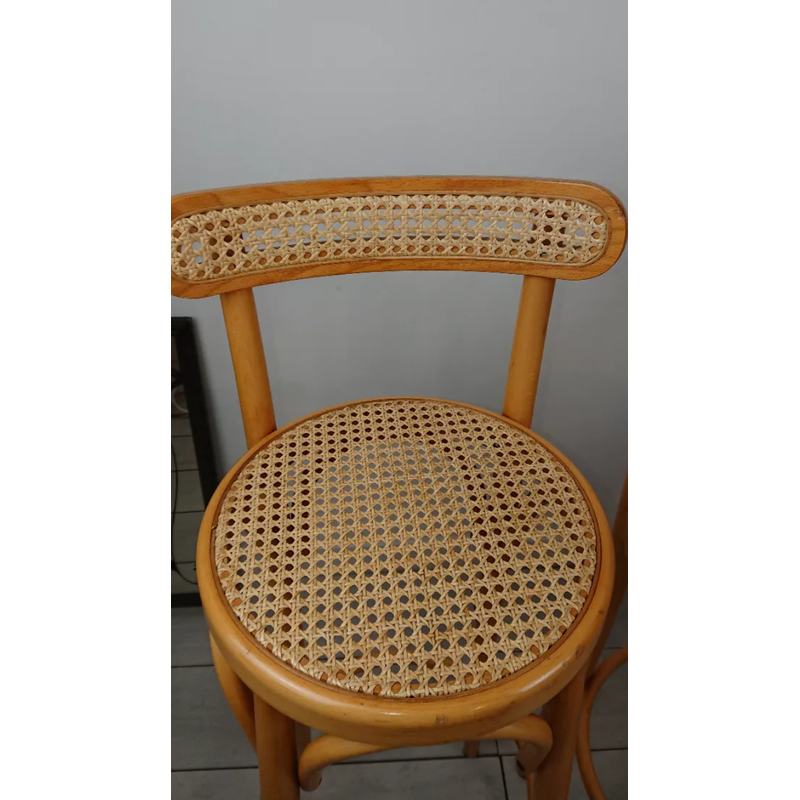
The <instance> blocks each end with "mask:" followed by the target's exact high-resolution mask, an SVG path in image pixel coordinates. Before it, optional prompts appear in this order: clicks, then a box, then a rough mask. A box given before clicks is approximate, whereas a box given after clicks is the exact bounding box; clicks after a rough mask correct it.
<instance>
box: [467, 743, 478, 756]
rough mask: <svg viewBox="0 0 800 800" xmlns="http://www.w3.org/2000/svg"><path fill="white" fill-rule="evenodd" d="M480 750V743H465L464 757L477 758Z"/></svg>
mask: <svg viewBox="0 0 800 800" xmlns="http://www.w3.org/2000/svg"><path fill="white" fill-rule="evenodd" d="M480 749H481V743H480V742H464V755H465V756H466V757H467V758H477V757H478V752H479V751H480Z"/></svg>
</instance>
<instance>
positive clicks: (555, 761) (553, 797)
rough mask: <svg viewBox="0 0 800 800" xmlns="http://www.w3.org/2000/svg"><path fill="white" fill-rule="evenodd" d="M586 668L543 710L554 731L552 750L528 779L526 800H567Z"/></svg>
mask: <svg viewBox="0 0 800 800" xmlns="http://www.w3.org/2000/svg"><path fill="white" fill-rule="evenodd" d="M585 681H586V667H584V668H583V669H581V671H580V672H579V673H578V674H577V675H576V676H575V677H574V678H573V679H572V680H571V681H570V682H569V683H568V684H567V686H566V687H565V688H564V689H562V690H561V692H560V693H559V694H558V695H556V696H555V697H554V698H553V699H552V700H551V701H550V702H549V703H548V704H547V705H546V706H545V707H544V709H543V711H542V717H543V718H544V719H545V720H546V721H547V722H548V723H549V724H550V727H551V729H552V731H553V747H552V749H551V750H550V752H549V753H548V755H547V758H545V759H544V761H543V762H542V764H541V766H540V767H539V769H538V770H537V771H536V773H535V775H533V776H532V778H531V776H530V775H528V797H529V800H567V798H568V796H569V783H570V778H571V777H572V762H573V760H574V758H575V745H576V742H577V739H578V725H579V721H580V714H581V707H582V705H583V687H584V683H585Z"/></svg>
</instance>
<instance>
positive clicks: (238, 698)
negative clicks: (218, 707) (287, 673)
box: [209, 636, 256, 749]
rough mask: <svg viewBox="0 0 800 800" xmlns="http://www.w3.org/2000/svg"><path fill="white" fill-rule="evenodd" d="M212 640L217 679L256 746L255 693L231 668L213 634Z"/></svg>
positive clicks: (243, 728)
mask: <svg viewBox="0 0 800 800" xmlns="http://www.w3.org/2000/svg"><path fill="white" fill-rule="evenodd" d="M209 640H210V642H211V660H212V661H213V663H214V670H215V671H216V673H217V680H218V681H219V685H220V686H221V687H222V693H223V694H224V695H225V699H226V700H227V701H228V705H230V707H231V711H233V715H234V716H235V717H236V719H237V720H238V721H239V724H240V725H241V726H242V730H243V731H244V732H245V735H246V736H247V738H248V739H249V741H250V744H251V745H253V749H255V747H256V720H255V712H254V710H253V693H252V691H250V689H249V688H248V687H247V685H246V684H245V683H244V681H242V679H241V678H240V677H239V676H238V675H237V674H236V673H235V672H234V671H233V670H232V669H231V667H230V665H229V664H228V662H227V661H226V660H225V657H224V656H223V655H222V653H221V652H220V650H219V647H217V643H216V642H215V641H214V637H213V636H209Z"/></svg>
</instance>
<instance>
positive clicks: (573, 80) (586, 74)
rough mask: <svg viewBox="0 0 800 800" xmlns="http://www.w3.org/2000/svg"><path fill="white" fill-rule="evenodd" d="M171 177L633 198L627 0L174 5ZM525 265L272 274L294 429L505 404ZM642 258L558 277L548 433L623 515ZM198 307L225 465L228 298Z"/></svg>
mask: <svg viewBox="0 0 800 800" xmlns="http://www.w3.org/2000/svg"><path fill="white" fill-rule="evenodd" d="M172 24H173V73H172V102H173V127H172V136H173V191H174V192H176V193H178V192H186V191H191V190H195V189H206V188H213V187H219V186H230V185H236V184H244V183H261V182H271V181H281V180H292V179H303V178H327V177H363V176H379V175H426V174H427V175H430V174H445V175H513V176H525V177H556V178H575V179H584V180H588V181H594V182H596V183H600V184H602V185H604V186H606V187H608V188H609V189H611V190H612V191H613V192H615V193H616V194H617V195H618V196H619V197H620V198H621V199H622V201H623V203H624V202H626V183H627V168H626V156H627V136H626V129H627V116H626V104H627V92H626V73H627V64H626V49H627V45H626V4H625V2H624V1H623V0H613V1H612V2H605V3H598V2H596V1H595V0H571V2H563V0H515V1H514V2H508V1H506V2H503V1H501V2H486V0H484V2H473V0H460V1H459V2H436V0H428V1H427V2H425V1H424V0H423V1H422V2H420V0H404V2H403V3H385V2H377V0H373V2H355V1H354V0H337V2H317V3H306V2H302V3H301V2H287V1H286V0H284V2H280V3H276V2H265V0H243V1H242V2H232V3H220V2H218V0H215V2H209V0H173V23H172ZM520 285H521V278H519V277H514V276H507V275H485V274H477V273H463V274H462V273H435V272H431V273H413V272H409V273H392V274H383V275H381V274H377V275H357V276H356V275H351V276H343V277H333V278H318V279H316V280H313V281H296V282H293V283H287V284H283V285H279V286H269V287H263V288H261V289H257V290H256V298H257V302H258V308H259V313H260V317H261V325H262V333H263V335H264V340H265V347H266V353H267V363H268V366H269V370H270V377H271V380H272V385H273V392H274V400H275V409H276V413H277V417H278V424H279V425H280V424H284V423H287V422H289V421H291V420H292V419H294V418H295V417H298V416H301V415H303V414H307V413H311V412H312V411H315V410H318V409H320V408H322V407H324V406H330V405H334V404H336V403H342V402H346V401H348V400H355V399H360V398H365V397H375V396H380V395H424V396H431V397H443V398H448V399H453V400H461V401H464V402H468V403H474V404H476V405H480V406H484V407H486V408H488V409H491V410H494V411H499V410H500V407H501V405H502V399H503V389H504V382H505V372H506V369H507V366H508V357H509V350H510V345H511V337H512V333H513V327H514V318H515V315H516V308H517V301H518V294H519V289H520ZM626 307H627V258H626V256H623V257H622V259H621V261H620V262H619V263H618V264H617V265H616V266H615V267H614V268H613V269H612V270H611V271H610V272H609V273H606V274H605V275H604V276H601V277H600V278H596V279H594V280H590V281H582V282H572V283H571V282H567V281H564V282H560V283H559V284H558V286H557V288H556V293H555V299H554V302H553V311H552V317H551V322H550V330H549V334H548V340H547V347H546V351H545V361H544V365H543V370H542V377H541V381H540V384H539V397H538V401H537V407H536V413H535V417H534V424H533V427H534V429H535V430H536V431H538V432H539V433H541V434H542V435H543V436H545V437H546V438H547V439H549V440H550V441H552V442H553V444H555V445H556V446H557V447H558V448H560V449H562V450H563V451H564V452H565V453H566V454H567V456H568V457H570V458H571V459H572V460H573V461H574V462H575V463H576V464H577V465H578V467H579V468H580V469H581V470H582V471H583V472H584V474H585V475H586V476H587V478H588V479H589V481H590V482H591V483H592V485H593V486H594V488H595V490H596V491H597V492H598V494H599V496H600V498H601V500H602V501H603V503H604V505H605V507H606V510H607V512H608V513H609V516H612V517H613V513H614V510H615V507H616V502H617V499H618V497H619V493H620V491H621V489H622V483H623V479H624V476H625V471H626V468H627V463H626V459H627V456H626V450H627V432H626V425H627V420H626V418H627V406H626V372H627V360H626V350H627V338H626V315H627V308H626ZM172 313H173V315H185V316H191V317H194V318H195V320H196V324H197V327H198V331H199V348H200V350H201V357H202V359H203V364H204V369H205V378H206V383H207V385H208V387H209V392H210V405H211V410H212V415H213V419H212V424H213V425H214V429H215V433H216V438H217V443H218V448H219V453H220V468H221V469H224V470H227V469H228V468H229V467H230V466H231V464H232V463H233V461H234V460H235V459H236V458H238V457H239V456H240V455H241V454H242V453H243V452H244V434H243V431H242V425H241V418H240V416H239V411H238V404H237V399H236V389H235V384H234V378H233V369H232V367H231V364H230V356H229V353H228V351H227V342H226V339H225V332H224V328H223V324H222V315H221V311H220V305H219V300H218V299H217V298H210V299H207V300H181V299H177V298H173V301H172Z"/></svg>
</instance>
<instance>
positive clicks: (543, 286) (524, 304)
mask: <svg viewBox="0 0 800 800" xmlns="http://www.w3.org/2000/svg"><path fill="white" fill-rule="evenodd" d="M555 285H556V282H555V281H554V280H552V279H551V278H540V277H536V276H533V277H532V276H526V277H525V278H523V280H522V292H521V294H520V300H519V311H518V312H517V324H516V328H515V329H514V343H513V345H512V347H511V363H510V365H509V367H508V379H507V382H506V396H505V400H504V401H503V416H504V417H508V418H509V419H513V420H514V422H518V423H519V424H520V425H524V426H525V427H526V428H529V427H530V425H531V420H532V419H533V408H534V404H535V402H536V390H537V388H538V386H539V372H540V370H541V368H542V358H543V356H544V342H545V337H546V336H547V324H548V322H549V320H550V306H551V304H552V302H553V290H554V289H555Z"/></svg>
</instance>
